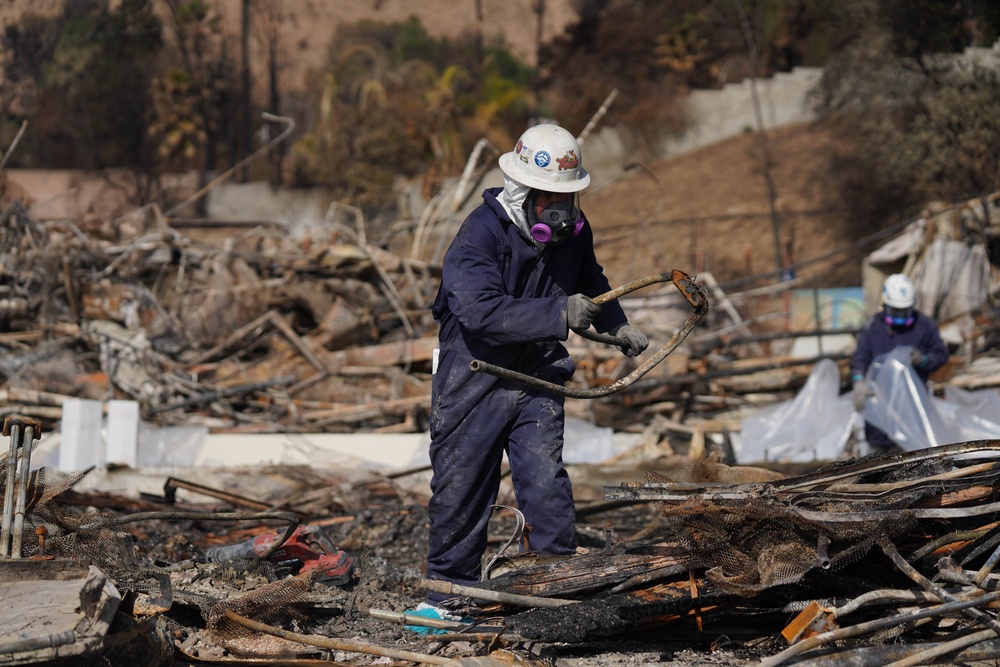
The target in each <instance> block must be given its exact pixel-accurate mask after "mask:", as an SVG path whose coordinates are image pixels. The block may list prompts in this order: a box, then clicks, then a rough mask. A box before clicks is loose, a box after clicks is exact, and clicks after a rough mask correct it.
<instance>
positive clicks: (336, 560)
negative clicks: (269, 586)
mask: <svg viewBox="0 0 1000 667" xmlns="http://www.w3.org/2000/svg"><path fill="white" fill-rule="evenodd" d="M282 534H284V531H282V532H281V533H265V534H264V535H258V536H257V537H255V538H253V539H250V540H247V541H246V542H241V543H240V544H233V545H230V546H224V547H211V548H209V549H206V550H205V555H206V556H207V557H208V559H209V560H211V561H214V562H216V563H224V562H226V561H231V560H237V559H240V558H260V556H261V554H263V553H265V552H266V551H267V549H268V547H270V546H271V545H272V544H274V542H275V541H276V540H279V539H281V535H282ZM267 560H269V561H270V562H272V563H274V564H275V565H285V566H290V567H292V568H293V570H294V569H296V568H297V570H298V571H297V572H296V574H299V575H303V574H309V573H311V572H314V571H316V570H319V571H320V572H321V573H322V574H320V575H319V576H318V578H317V581H320V582H322V583H324V584H327V585H330V586H343V585H344V584H346V583H347V582H348V581H350V580H351V575H352V574H354V561H352V560H351V557H350V556H348V555H347V554H346V553H345V552H343V551H341V550H340V549H338V548H337V547H335V546H334V545H333V542H331V541H330V538H329V537H327V535H326V533H324V532H323V530H322V529H321V528H320V527H319V526H299V527H298V528H296V529H295V531H294V532H293V533H292V534H291V535H290V536H289V537H288V539H287V540H285V542H284V544H282V545H281V546H280V547H278V548H277V549H275V550H274V553H272V554H271V555H270V556H268V557H267Z"/></svg>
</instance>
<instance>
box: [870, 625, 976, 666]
mask: <svg viewBox="0 0 1000 667" xmlns="http://www.w3.org/2000/svg"><path fill="white" fill-rule="evenodd" d="M994 636H995V635H994V632H993V631H992V630H982V631H980V632H974V633H972V634H971V635H966V636H964V637H959V638H958V639H952V640H951V641H948V642H942V643H940V644H937V645H936V646H932V647H931V648H929V649H926V650H923V651H920V652H919V653H914V654H913V655H910V656H907V657H905V658H903V659H902V660H897V661H896V662H892V663H889V664H888V665H886V667H913V665H926V664H928V663H932V662H934V659H935V658H939V657H941V656H943V655H948V654H949V653H954V652H955V651H960V650H962V649H963V648H966V647H968V646H973V645H975V644H979V643H980V642H984V641H987V640H990V639H993V637H994Z"/></svg>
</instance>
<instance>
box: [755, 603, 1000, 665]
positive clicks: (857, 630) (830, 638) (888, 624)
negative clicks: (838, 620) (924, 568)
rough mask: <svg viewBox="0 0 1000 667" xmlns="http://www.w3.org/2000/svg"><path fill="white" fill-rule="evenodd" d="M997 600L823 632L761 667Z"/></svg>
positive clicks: (945, 606) (908, 614) (954, 604)
mask: <svg viewBox="0 0 1000 667" xmlns="http://www.w3.org/2000/svg"><path fill="white" fill-rule="evenodd" d="M998 599H1000V593H989V594H988V595H983V596H980V597H977V598H975V599H972V600H961V601H958V602H949V603H947V604H942V605H938V606H937V607H931V608H929V609H921V610H919V611H916V612H908V613H903V614H896V615H895V616H889V617H887V618H879V619H875V620H873V621H867V622H865V623H858V624H857V625H852V626H850V627H846V628H839V629H837V630H830V631H828V632H821V633H820V634H818V635H813V636H812V637H809V638H807V639H803V640H802V641H800V642H798V643H796V644H792V645H791V646H789V647H788V648H786V649H785V650H784V651H781V652H780V653H776V654H775V655H772V656H771V657H769V658H766V659H764V660H761V662H760V664H759V665H758V667H777V665H781V664H783V663H785V662H787V661H788V660H789V659H791V658H793V657H795V656H797V655H801V654H803V653H805V652H806V651H809V650H812V649H814V648H819V647H820V646H823V645H824V644H828V643H830V642H835V641H839V640H842V639H847V638H848V637H854V636H857V635H860V634H864V633H866V632H874V631H876V630H882V629H884V628H892V627H895V626H898V625H903V624H907V623H914V622H916V621H919V620H921V619H926V618H936V617H938V616H944V615H946V614H950V613H952V612H954V611H961V610H965V609H969V608H971V607H975V606H978V605H985V604H988V603H990V602H993V601H994V600H998Z"/></svg>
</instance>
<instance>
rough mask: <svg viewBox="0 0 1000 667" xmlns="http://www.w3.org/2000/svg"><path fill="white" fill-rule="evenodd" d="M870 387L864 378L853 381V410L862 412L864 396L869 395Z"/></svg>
mask: <svg viewBox="0 0 1000 667" xmlns="http://www.w3.org/2000/svg"><path fill="white" fill-rule="evenodd" d="M871 393H872V392H871V389H870V388H869V387H868V382H867V381H865V380H855V381H854V397H853V398H854V411H855V412H862V411H863V410H864V409H865V398H866V397H868V396H870V395H871Z"/></svg>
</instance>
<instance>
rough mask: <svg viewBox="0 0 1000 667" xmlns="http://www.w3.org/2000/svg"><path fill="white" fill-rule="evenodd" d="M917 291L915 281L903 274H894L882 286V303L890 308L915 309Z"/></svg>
mask: <svg viewBox="0 0 1000 667" xmlns="http://www.w3.org/2000/svg"><path fill="white" fill-rule="evenodd" d="M915 301H916V290H914V289H913V281H912V280H910V279H909V278H908V277H907V276H905V275H903V274H902V273H894V274H892V275H891V276H889V277H888V278H886V279H885V282H884V283H883V284H882V303H884V304H885V305H887V306H889V307H890V308H913V304H914V302H915Z"/></svg>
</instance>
